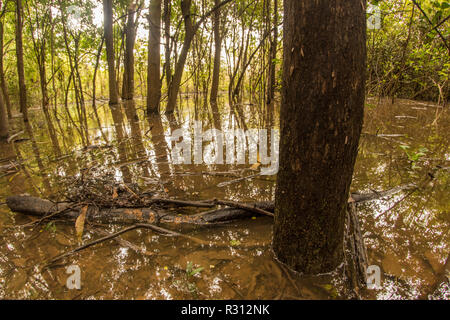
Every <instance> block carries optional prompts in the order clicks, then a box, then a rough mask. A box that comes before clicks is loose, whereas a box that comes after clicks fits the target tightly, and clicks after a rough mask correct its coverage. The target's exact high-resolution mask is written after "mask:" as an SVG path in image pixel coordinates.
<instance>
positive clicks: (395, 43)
mask: <svg viewBox="0 0 450 320" xmlns="http://www.w3.org/2000/svg"><path fill="white" fill-rule="evenodd" d="M370 2H371V3H372V4H374V5H378V6H379V7H380V9H381V19H382V27H381V29H379V30H369V32H368V36H367V47H368V83H367V85H368V91H369V93H370V94H372V95H377V96H389V97H401V98H413V99H423V100H435V101H438V100H439V101H441V102H442V101H443V100H447V99H448V97H449V70H450V68H449V67H450V58H449V50H448V48H447V47H446V45H445V42H444V41H443V39H442V38H441V35H442V37H443V38H444V39H448V37H449V36H450V19H447V20H445V19H446V18H448V16H449V15H450V3H449V2H448V1H444V0H422V1H417V4H418V5H419V6H420V8H421V9H423V12H425V14H423V13H422V11H421V10H419V8H418V7H417V6H416V5H414V3H413V2H412V1H398V0H385V1H370ZM425 15H426V16H425ZM430 22H431V23H430ZM439 33H440V34H439ZM447 43H448V40H447Z"/></svg>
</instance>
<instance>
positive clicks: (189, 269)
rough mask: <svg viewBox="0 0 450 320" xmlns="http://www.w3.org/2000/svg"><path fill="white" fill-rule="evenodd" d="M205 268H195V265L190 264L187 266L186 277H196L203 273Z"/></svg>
mask: <svg viewBox="0 0 450 320" xmlns="http://www.w3.org/2000/svg"><path fill="white" fill-rule="evenodd" d="M204 269H205V268H203V267H199V268H194V264H193V263H192V262H190V261H189V262H188V263H187V265H186V275H187V277H188V278H190V277H193V276H195V275H196V274H199V273H200V272H202V271H203V270H204Z"/></svg>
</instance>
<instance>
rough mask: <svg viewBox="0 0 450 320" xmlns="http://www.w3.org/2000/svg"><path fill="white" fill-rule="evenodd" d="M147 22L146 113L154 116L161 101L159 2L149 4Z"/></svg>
mask: <svg viewBox="0 0 450 320" xmlns="http://www.w3.org/2000/svg"><path fill="white" fill-rule="evenodd" d="M148 21H149V25H150V27H149V34H148V75H147V113H148V114H152V113H153V114H155V113H159V104H160V100H161V52H160V51H161V50H160V44H161V0H152V1H151V2H150V14H149V16H148ZM166 63H168V61H166Z"/></svg>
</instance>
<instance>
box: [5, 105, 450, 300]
mask: <svg viewBox="0 0 450 320" xmlns="http://www.w3.org/2000/svg"><path fill="white" fill-rule="evenodd" d="M241 100H242V99H240V100H239V101H238V102H236V103H239V106H237V105H233V106H232V107H229V106H227V105H225V104H223V102H222V103H221V104H219V106H214V107H213V106H210V107H211V108H210V109H209V108H208V107H207V106H205V104H202V105H201V106H197V107H195V106H194V105H192V101H191V100H190V99H184V98H183V99H179V101H180V105H179V106H178V108H177V113H176V116H175V115H172V116H170V117H165V116H163V117H159V116H155V115H151V116H150V117H148V118H146V117H145V116H144V114H143V112H142V110H143V109H144V108H143V106H141V105H140V103H139V102H135V101H127V102H126V103H124V104H123V105H120V106H114V107H112V108H111V107H110V106H98V108H97V107H96V110H97V111H98V114H99V117H98V119H94V120H93V121H91V122H89V123H87V124H85V125H84V126H85V127H88V128H89V130H87V131H86V130H85V129H84V128H78V127H77V126H76V125H75V122H74V119H72V120H71V119H67V120H64V119H60V120H59V122H58V123H56V126H55V128H58V129H57V131H58V136H57V141H58V143H59V146H58V148H57V146H56V143H55V139H53V138H54V137H53V138H52V137H50V136H49V131H48V130H46V126H40V125H39V124H42V123H43V122H42V121H43V119H41V117H40V115H39V114H37V113H36V117H33V121H32V122H31V124H30V125H28V126H25V127H23V124H22V123H21V122H17V123H14V127H15V130H17V131H20V130H24V131H25V134H24V137H25V138H26V139H28V140H25V141H21V142H16V143H14V144H2V145H1V146H0V148H1V149H0V161H1V162H0V168H3V166H4V165H7V164H10V163H11V162H14V163H18V164H20V165H19V166H18V167H17V170H15V171H11V172H9V171H0V177H1V178H0V203H2V202H3V201H4V199H5V198H6V196H8V195H11V194H20V193H25V192H26V193H30V194H34V195H38V196H42V197H46V198H52V199H62V198H64V195H65V192H66V189H67V183H66V181H67V179H68V178H70V177H77V176H79V175H81V174H84V173H86V172H88V171H90V170H97V171H96V172H97V174H98V177H99V178H101V174H102V173H104V172H106V171H109V170H110V169H111V168H113V170H114V179H115V180H116V181H117V183H119V184H120V183H125V184H127V185H129V186H131V187H136V188H139V189H141V191H146V190H148V191H149V192H152V193H156V194H165V195H169V196H171V197H178V198H183V199H212V198H225V199H231V200H240V201H255V200H256V201H265V200H272V199H273V196H274V190H275V178H274V177H261V176H259V177H254V178H252V179H247V180H241V181H238V182H235V183H230V184H226V185H223V184H221V183H223V182H229V181H231V180H234V179H236V178H239V177H242V176H246V175H251V174H254V173H255V172H257V171H254V170H255V169H254V168H252V164H244V165H237V164H235V165H220V164H214V165H207V164H200V165H195V164H192V165H179V164H178V165H175V164H173V159H172V154H171V151H172V149H173V147H174V143H173V142H172V141H171V140H170V135H171V133H172V132H174V131H176V130H178V129H182V130H185V131H187V132H191V133H192V130H193V127H194V121H195V120H201V121H202V123H203V129H204V130H208V129H213V128H214V129H221V130H226V129H238V128H242V129H249V128H271V127H272V126H277V124H278V119H277V112H276V109H277V106H269V107H266V108H261V107H259V106H257V105H253V104H245V103H243V102H242V101H241ZM199 102H200V103H202V101H201V99H199ZM66 107H67V108H71V106H70V105H66ZM72 107H76V106H72ZM205 110H208V112H205ZM436 110H437V108H436V106H434V105H429V104H420V103H417V102H412V101H399V102H398V103H397V104H396V105H390V104H383V103H382V104H380V105H376V103H375V102H373V101H371V100H369V101H368V105H367V109H366V119H365V126H364V134H363V137H362V139H361V145H360V153H359V157H358V161H357V164H356V172H355V175H354V180H353V185H352V190H353V191H355V192H371V190H386V189H389V188H391V187H393V186H397V185H400V184H404V183H409V182H416V183H417V182H420V181H422V180H423V179H424V178H425V177H427V175H428V173H430V172H432V173H433V172H434V173H433V174H434V178H433V179H430V180H429V181H428V182H427V183H426V184H424V185H423V186H422V188H420V190H416V191H415V192H414V193H412V194H410V195H407V194H406V193H400V194H397V195H396V196H394V197H392V198H391V199H389V200H386V201H384V200H380V201H374V202H370V203H366V204H364V205H362V206H360V207H359V212H360V215H361V219H362V224H363V232H364V237H365V240H366V244H367V246H368V251H369V259H370V263H371V264H376V265H379V266H380V267H381V268H382V271H383V272H384V274H385V275H384V277H383V284H384V285H383V289H382V290H380V291H372V292H365V293H364V297H365V298H391V299H395V298H402V299H404V298H420V297H423V296H424V294H426V293H428V292H429V290H430V289H431V288H432V286H433V284H434V283H435V281H436V279H437V277H438V275H439V274H441V272H442V268H443V264H444V262H445V259H446V258H447V255H448V252H449V237H450V235H449V228H448V226H449V223H450V216H449V201H448V194H449V191H450V190H449V185H450V184H449V183H448V181H449V173H448V168H447V169H440V170H437V171H436V170H435V168H436V166H438V165H439V166H441V167H444V168H446V167H448V163H449V160H450V157H449V155H450V153H449V150H448V145H449V144H448V141H449V130H448V129H449V128H448V124H449V123H450V122H449V115H448V112H446V111H442V112H441V111H439V118H438V119H437V120H436ZM218 111H220V112H221V114H219V113H218ZM68 114H69V115H70V113H68ZM100 119H101V122H100ZM99 126H100V127H99ZM55 130H56V129H55ZM88 142H89V143H88ZM402 145H408V146H409V148H406V149H405V148H404V147H401V146H402ZM204 146H206V144H205V145H204ZM421 148H426V149H427V151H425V152H423V153H424V155H420V156H419V157H418V158H417V159H416V157H415V156H414V155H416V156H417V154H418V153H419V149H421ZM57 149H59V150H60V151H59V152H58V151H57ZM0 170H3V169H0ZM256 170H257V169H256ZM433 170H434V171H433ZM193 212H196V211H195V210H193ZM29 221H30V218H29V217H26V216H23V215H12V214H11V213H10V212H9V210H7V208H6V206H4V205H0V240H1V246H0V298H63V299H88V298H97V299H108V298H134V299H192V298H194V299H196V298H199V299H205V298H213V299H235V298H238V299H247V298H252V299H275V298H277V299H314V298H337V297H339V292H340V291H339V290H336V289H335V287H336V288H338V289H339V286H340V285H339V283H338V282H337V280H336V279H333V277H331V276H323V277H298V276H297V275H294V274H291V273H289V271H287V270H285V269H284V268H283V267H282V266H280V265H279V264H278V263H277V262H276V261H275V260H274V259H273V255H272V251H271V249H270V241H271V232H272V231H271V230H272V226H271V221H270V219H269V218H257V219H252V220H249V221H239V222H234V223H231V224H227V225H219V226H214V227H187V228H185V227H183V226H175V227H176V228H177V229H179V230H181V231H183V232H188V233H189V234H191V235H194V236H195V237H198V238H201V239H204V240H208V241H210V242H211V244H212V245H211V246H205V245H198V244H194V243H192V242H189V241H186V240H185V239H178V238H169V237H164V236H161V235H156V234H153V233H151V232H149V231H143V230H138V231H134V232H130V233H127V234H125V235H124V236H123V237H122V238H123V239H124V240H126V241H128V242H129V243H132V244H134V245H136V246H138V247H139V248H144V249H146V252H148V254H142V253H141V252H140V251H139V250H131V249H130V248H129V247H127V246H124V245H123V244H120V243H117V242H114V241H111V242H105V243H103V244H101V245H99V246H96V247H93V248H91V249H89V250H85V251H82V252H81V253H80V254H78V255H74V256H73V257H72V258H71V259H69V260H70V261H67V262H68V263H70V264H78V265H79V266H80V268H81V270H82V277H83V278H82V279H83V280H82V290H81V291H80V292H73V291H69V290H68V289H67V288H66V287H65V281H66V277H67V275H66V274H65V267H64V266H60V267H56V268H51V269H47V270H45V271H43V272H40V270H38V269H36V267H35V266H36V265H38V264H40V263H42V262H43V261H45V260H46V259H49V258H51V257H53V256H56V255H58V254H60V253H62V252H65V251H67V250H69V249H71V248H74V247H75V246H76V245H77V240H76V235H75V232H74V228H73V224H72V223H64V222H62V221H57V222H56V223H55V224H54V225H53V226H45V225H43V226H40V227H39V228H38V229H37V230H30V229H23V228H18V227H17V226H18V225H21V224H24V223H27V222H29ZM169 227H171V228H173V227H174V226H169ZM86 228H87V230H86V234H85V238H84V241H89V239H91V240H92V239H94V238H98V237H100V236H101V230H103V229H98V228H96V227H95V226H87V227H86ZM118 228H120V227H119V226H108V227H107V231H111V232H112V231H114V230H118ZM103 232H104V231H103ZM189 262H190V263H192V264H193V265H194V266H196V267H199V266H201V267H203V268H204V270H203V271H202V272H201V273H200V274H198V275H196V276H194V277H190V276H188V275H187V274H186V266H187V265H188V263H189Z"/></svg>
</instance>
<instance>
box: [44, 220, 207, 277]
mask: <svg viewBox="0 0 450 320" xmlns="http://www.w3.org/2000/svg"><path fill="white" fill-rule="evenodd" d="M136 229H150V230H153V231H156V232H159V233H163V234H166V235H170V236H177V237H183V238H186V239H188V240H191V241H194V242H196V243H199V244H204V245H205V244H206V245H209V242H208V241H204V240H201V239H197V238H194V237H191V236H188V235H184V234H181V233H178V232H175V231H172V230H168V229H164V228H161V227H158V226H155V225H152V224H147V223H139V224H135V225H133V226H131V227H128V228H125V229H122V230H120V231H117V232H115V233H112V234H108V235H106V236H104V237H101V238H99V239H97V240H94V241H91V242H89V243H86V244H84V245H82V246H79V247H77V248H75V249H73V250H70V251H68V252H65V253H63V254H60V255H58V256H56V257H54V258H52V259H51V260H50V261H49V262H48V263H47V264H46V265H45V266H44V268H43V269H45V268H47V267H49V266H50V265H52V264H54V263H55V262H57V261H59V260H61V259H63V258H66V257H68V256H71V255H72V254H74V253H77V252H79V251H82V250H84V249H87V248H89V247H92V246H94V245H96V244H100V243H102V242H105V241H108V240H111V239H114V238H117V237H118V236H120V235H122V234H124V233H126V232H129V231H132V230H136Z"/></svg>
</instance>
